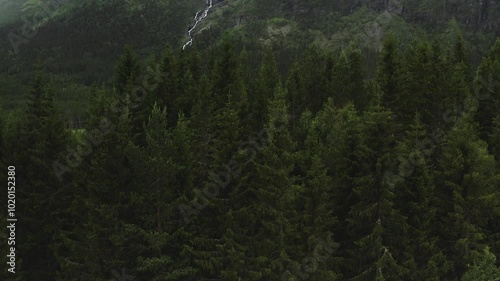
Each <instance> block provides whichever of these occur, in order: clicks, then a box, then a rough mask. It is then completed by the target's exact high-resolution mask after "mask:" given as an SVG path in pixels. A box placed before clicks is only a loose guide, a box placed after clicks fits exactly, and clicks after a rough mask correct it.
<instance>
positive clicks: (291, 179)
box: [0, 1, 500, 281]
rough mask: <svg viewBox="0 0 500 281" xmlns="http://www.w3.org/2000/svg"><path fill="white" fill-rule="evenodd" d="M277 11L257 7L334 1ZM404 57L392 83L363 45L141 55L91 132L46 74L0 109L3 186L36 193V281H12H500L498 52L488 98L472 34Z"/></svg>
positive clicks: (392, 55) (387, 65)
mask: <svg viewBox="0 0 500 281" xmlns="http://www.w3.org/2000/svg"><path fill="white" fill-rule="evenodd" d="M277 3H278V2H277ZM277 3H274V4H271V6H269V7H267V6H266V5H264V2H262V3H260V4H259V5H261V6H255V7H254V8H256V9H267V10H266V13H269V14H274V13H280V10H283V11H287V9H290V8H291V9H292V12H291V15H293V16H294V17H295V16H297V17H298V16H299V15H300V14H301V13H318V14H321V11H313V10H311V9H312V7H314V5H320V4H325V3H326V2H323V1H315V2H314V5H313V4H311V3H301V2H297V1H295V2H294V1H292V2H286V3H285V2H283V3H281V2H280V3H279V4H283V5H281V6H280V5H278V4H277ZM359 3H361V2H359ZM101 4H103V2H102V3H101ZM366 4H367V5H368V6H370V7H371V8H372V9H378V8H376V7H377V6H378V5H380V7H383V6H387V5H388V4H387V3H383V2H382V1H380V2H377V3H375V2H373V3H366ZM117 5H118V4H117ZM128 5H129V6H128V7H129V8H134V9H136V8H137V9H140V7H139V6H140V5H139V4H137V3H136V4H132V3H128ZM134 5H135V6H134ZM137 5H139V6H137ZM176 5H180V4H176ZM273 5H276V6H273ZM353 5H354V4H349V3H347V2H346V3H340V4H339V3H335V7H336V8H335V9H342V10H343V9H347V8H349V7H351V6H352V7H355V6H353ZM389 6H390V5H389ZM229 8H230V7H229ZM386 8H390V7H386ZM413 8H415V9H420V8H422V7H421V5H416V6H415V7H413ZM103 9H104V8H103ZM134 9H132V10H131V13H133V10H134ZM443 9H444V8H443ZM444 10H446V9H444ZM423 11H425V10H423ZM440 12H441V11H440ZM397 42H398V40H397V39H396V38H395V37H389V38H387V39H386V40H385V43H384V47H383V49H382V53H381V54H380V58H379V64H378V66H377V69H369V68H366V67H365V58H364V57H363V55H362V52H360V51H357V50H356V48H354V47H349V48H347V49H345V50H344V51H342V52H340V53H338V54H337V53H334V52H331V53H328V54H327V53H325V52H324V51H322V50H321V49H320V48H315V47H311V48H308V49H307V51H306V52H305V53H304V54H303V55H302V54H301V55H300V56H297V57H294V56H295V55H294V54H293V52H292V51H290V50H291V49H290V48H288V47H286V46H285V45H284V44H277V45H276V46H273V47H272V46H269V47H268V48H267V49H265V50H264V52H263V53H262V54H257V53H255V52H254V49H253V48H248V51H247V49H246V48H247V46H245V47H244V48H245V49H244V51H243V52H241V53H239V50H240V49H239V48H240V47H241V44H242V43H241V42H239V41H237V40H234V41H230V40H226V41H224V42H223V43H222V44H221V45H220V46H217V47H215V45H214V47H213V49H211V50H210V51H209V52H210V55H209V56H208V57H207V56H205V55H206V53H205V52H198V51H197V50H196V49H195V48H192V49H190V50H187V51H183V52H182V53H181V52H180V51H178V50H174V49H172V48H166V50H165V51H164V53H163V55H162V57H161V58H160V59H158V60H157V59H155V58H154V56H152V57H151V59H149V60H148V61H147V62H144V63H143V62H142V61H141V60H140V59H139V56H138V55H135V54H134V52H133V51H132V49H131V48H127V49H126V50H125V53H124V55H123V56H122V57H121V59H120V60H119V61H118V63H117V67H116V73H115V78H116V79H115V82H114V88H109V87H107V86H106V85H103V86H101V87H93V88H92V97H91V100H90V104H91V106H90V107H89V109H88V112H87V113H86V115H85V116H86V122H85V127H84V129H83V130H72V129H70V128H66V127H65V126H64V123H63V122H62V121H61V119H60V114H59V113H58V110H57V107H56V106H55V105H54V101H53V97H52V96H53V91H52V88H57V86H56V85H55V84H51V83H46V82H44V81H43V79H41V78H40V77H36V78H35V79H34V85H33V87H32V90H31V94H30V97H29V102H28V103H27V105H26V108H25V110H24V111H22V112H19V113H17V114H15V113H10V114H7V115H2V114H1V113H0V117H2V118H1V119H0V151H1V154H0V164H2V165H3V168H2V169H3V171H4V172H2V174H1V176H0V179H3V180H4V181H5V178H6V177H5V167H6V165H15V166H16V171H17V172H16V173H18V185H19V186H21V187H22V188H19V189H18V193H17V196H18V197H17V198H18V200H19V201H18V202H19V205H18V210H19V211H18V216H19V220H20V221H22V224H21V223H20V227H19V229H18V232H17V233H18V241H19V247H18V250H19V252H18V253H19V257H20V258H19V260H18V263H17V265H18V271H19V274H18V275H17V276H16V277H14V279H12V278H11V277H12V276H9V275H2V274H3V273H2V274H0V278H4V276H5V278H4V279H5V280H11V279H12V280H15V278H17V279H18V280H44V281H55V280H58V281H63V280H64V281H65V280H74V281H77V280H97V281H105V280H110V279H113V278H114V279H119V277H117V274H120V275H121V274H127V275H129V276H131V277H132V279H134V280H157V281H160V280H179V281H180V280H188V281H195V280H202V281H211V280H226V281H241V280H250V281H251V280H254V281H259V280H269V281H277V280H296V281H297V280H316V281H323V280H329V281H332V280H366V281H373V280H378V281H382V280H401V281H402V280H410V281H421V280H432V281H438V280H459V279H462V280H467V281H469V280H488V281H489V280H497V279H498V277H497V275H498V265H496V264H495V263H496V258H498V256H499V255H500V237H499V233H500V229H499V225H498V221H499V218H500V206H499V200H498V198H499V195H500V193H499V190H500V174H499V172H498V167H499V164H498V163H499V158H500V155H499V151H500V149H499V147H500V144H499V139H500V127H499V123H500V121H499V120H500V117H499V113H498V110H497V109H498V108H497V107H498V89H497V88H498V87H497V86H498V85H497V82H498V80H500V79H498V77H497V76H498V73H500V69H499V65H500V64H499V58H498V57H499V56H500V54H499V52H498V46H497V45H498V44H497V45H495V46H494V47H493V48H492V50H491V51H490V52H489V53H488V55H487V56H485V57H484V60H483V62H482V63H481V66H480V67H479V69H478V71H477V73H476V77H475V78H474V81H475V84H474V86H475V88H474V90H472V80H473V79H472V77H471V76H472V74H471V73H472V68H471V66H470V65H469V64H468V61H467V57H468V55H467V48H465V47H464V46H465V45H463V44H462V43H461V40H460V39H458V40H457V42H456V44H452V45H451V46H449V47H445V44H440V43H441V42H439V43H438V42H433V43H429V42H428V41H426V40H422V41H420V42H416V43H414V44H412V45H411V46H410V48H409V49H408V50H404V49H401V50H400V48H399V47H400V45H399V43H397ZM193 47H195V46H193ZM260 57H261V59H260V60H255V59H254V58H260ZM372 59H373V58H372ZM142 65H144V66H145V67H142ZM288 66H289V67H288ZM373 71H374V72H373ZM366 73H369V74H368V75H365V74H366ZM371 74H375V76H374V77H370V76H371ZM282 77H286V80H283V81H286V83H285V84H284V85H283V84H282V83H281V81H282V80H281V78H282ZM55 81H58V80H55ZM137 89H141V91H143V92H142V94H144V95H143V96H137V95H136V93H137ZM2 102H3V99H2ZM5 116H7V117H5ZM54 169H56V170H54ZM2 198H3V197H2ZM5 201H6V200H4V199H2V201H1V202H3V203H5ZM0 218H3V219H4V220H5V219H6V218H5V216H4V215H3V216H0ZM2 261H5V259H2ZM122 277H123V276H122ZM121 279H123V278H121ZM2 280H3V279H2Z"/></svg>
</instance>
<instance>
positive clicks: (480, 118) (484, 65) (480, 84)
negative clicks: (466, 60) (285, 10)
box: [474, 39, 500, 140]
mask: <svg viewBox="0 0 500 281" xmlns="http://www.w3.org/2000/svg"><path fill="white" fill-rule="evenodd" d="M499 56H500V39H497V41H496V42H495V45H494V46H493V47H492V48H491V49H490V50H489V51H488V53H487V54H486V56H485V57H484V58H483V60H482V61H481V64H480V65H479V67H478V69H477V74H476V78H475V80H474V84H475V98H476V100H477V103H478V105H477V111H476V114H475V116H474V120H475V121H476V122H478V123H479V136H480V137H481V139H483V140H488V135H489V134H491V132H492V122H493V119H494V118H495V116H496V114H497V113H498V112H499V111H500V97H499V95H498V93H499V92H500V90H499V89H500V59H499Z"/></svg>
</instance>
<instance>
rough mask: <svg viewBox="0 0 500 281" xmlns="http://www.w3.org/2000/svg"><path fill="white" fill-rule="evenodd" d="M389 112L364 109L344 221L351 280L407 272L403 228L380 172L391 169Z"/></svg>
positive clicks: (390, 277)
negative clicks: (356, 164)
mask: <svg viewBox="0 0 500 281" xmlns="http://www.w3.org/2000/svg"><path fill="white" fill-rule="evenodd" d="M391 116H392V113H391V112H390V111H387V110H385V109H384V108H382V107H376V106H373V107H371V108H370V109H369V110H368V111H366V112H365V113H364V116H363V127H362V131H361V143H360V146H359V147H357V148H356V150H355V152H354V153H355V154H357V156H358V157H359V160H360V162H359V165H360V166H359V174H356V175H355V176H354V177H353V182H354V189H353V191H354V197H355V203H354V205H352V206H351V209H350V211H349V217H348V219H347V221H348V233H349V235H350V240H351V241H353V243H354V245H353V247H352V248H351V250H350V258H349V259H348V261H349V263H350V264H351V271H350V272H351V276H352V279H353V280H403V277H404V276H407V275H408V272H407V269H406V268H405V267H404V266H403V264H402V258H403V257H404V243H405V233H406V231H407V228H408V226H407V224H406V222H405V220H404V217H403V216H401V214H400V213H399V212H398V210H397V209H395V206H394V201H395V194H394V189H393V187H392V186H391V185H389V184H388V183H387V182H386V181H385V180H384V171H385V170H386V169H390V168H392V165H391V161H390V160H391V159H392V153H391V147H392V146H393V145H394V131H393V128H394V127H393V125H392V120H391ZM381 132H383V134H381Z"/></svg>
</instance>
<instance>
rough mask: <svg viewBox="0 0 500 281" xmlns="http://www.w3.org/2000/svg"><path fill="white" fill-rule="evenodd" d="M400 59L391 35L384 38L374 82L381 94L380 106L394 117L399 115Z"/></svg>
mask: <svg viewBox="0 0 500 281" xmlns="http://www.w3.org/2000/svg"><path fill="white" fill-rule="evenodd" d="M401 67H402V65H401V57H400V54H399V48H398V42H397V41H396V38H395V37H394V36H393V35H389V36H387V37H386V39H385V40H384V43H383V47H382V54H381V55H380V61H379V64H378V67H377V76H376V81H377V83H378V84H379V85H380V89H381V90H382V92H383V97H382V105H383V106H385V107H387V108H389V109H391V110H392V111H393V112H394V113H395V114H396V115H397V114H398V113H399V111H400V108H399V104H400V103H401V101H399V98H400V94H401V76H402V73H401Z"/></svg>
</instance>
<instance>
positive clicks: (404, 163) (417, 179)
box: [386, 114, 450, 281]
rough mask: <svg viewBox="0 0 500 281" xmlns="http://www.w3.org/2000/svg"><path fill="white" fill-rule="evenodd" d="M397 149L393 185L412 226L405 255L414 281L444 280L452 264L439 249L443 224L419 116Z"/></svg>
mask: <svg viewBox="0 0 500 281" xmlns="http://www.w3.org/2000/svg"><path fill="white" fill-rule="evenodd" d="M414 120H415V121H414V123H413V124H412V125H411V127H410V129H409V130H408V131H407V132H406V135H405V139H404V141H402V142H400V143H399V145H398V148H397V153H398V154H399V155H400V156H399V157H398V159H399V161H398V162H399V163H398V165H397V166H396V170H395V171H394V173H393V175H392V177H387V178H386V180H387V181H389V184H391V185H394V186H395V194H396V201H395V202H396V203H395V207H396V209H398V210H399V211H400V212H401V215H403V216H404V217H405V218H406V221H407V223H408V225H409V229H408V234H407V237H406V239H405V240H406V241H407V243H405V245H404V246H405V247H406V248H405V253H404V256H405V258H406V260H408V262H407V265H406V266H407V267H409V268H410V276H409V277H410V278H411V280H415V281H417V280H436V281H437V280H442V276H443V273H445V272H446V271H447V270H449V268H450V265H449V263H447V260H446V257H445V256H444V254H443V252H442V250H441V249H440V248H439V247H440V245H439V240H438V237H437V233H436V231H435V229H434V228H433V227H434V225H437V224H439V220H438V218H437V216H436V215H437V210H436V205H437V202H436V201H437V200H436V199H435V198H436V191H435V189H436V186H435V183H434V181H435V178H434V172H433V168H432V158H431V157H430V154H431V152H432V150H430V149H429V148H428V147H426V146H425V145H426V144H427V142H426V137H427V132H426V130H425V127H424V125H423V124H422V122H421V121H420V116H419V115H418V114H417V115H416V116H415V119H414Z"/></svg>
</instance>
